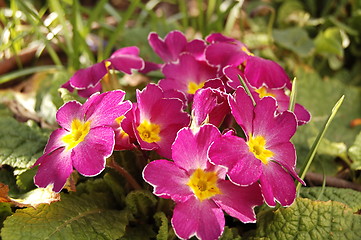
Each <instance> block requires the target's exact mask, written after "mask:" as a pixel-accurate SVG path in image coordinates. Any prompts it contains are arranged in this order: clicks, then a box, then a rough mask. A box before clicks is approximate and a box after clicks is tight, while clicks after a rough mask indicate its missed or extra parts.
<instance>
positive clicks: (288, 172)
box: [209, 87, 303, 206]
mask: <svg viewBox="0 0 361 240" xmlns="http://www.w3.org/2000/svg"><path fill="white" fill-rule="evenodd" d="M229 103H230V107H231V111H232V114H233V116H234V118H235V119H236V121H237V123H238V124H239V125H240V126H241V127H242V129H243V131H244V133H245V135H246V140H244V139H243V138H240V137H238V136H234V135H232V134H229V133H228V134H225V135H223V136H222V137H221V138H219V139H217V140H215V142H214V144H213V145H212V147H211V148H210V151H209V157H210V160H211V162H212V163H214V164H218V165H221V166H224V167H226V168H227V175H228V176H229V178H230V180H231V181H232V182H234V183H236V184H239V185H241V186H247V185H249V184H253V183H254V182H257V181H259V182H260V184H261V189H262V194H263V196H264V199H265V202H266V203H267V204H268V205H269V206H275V205H276V203H275V201H276V200H277V201H278V202H279V203H280V204H281V205H282V206H289V205H291V204H292V203H293V201H294V200H295V198H296V188H295V184H294V180H293V178H292V176H293V177H294V178H296V179H297V180H298V181H300V182H302V183H303V181H302V180H301V179H300V178H299V177H298V176H297V173H296V172H295V165H296V151H295V148H294V146H293V144H292V143H291V142H290V138H291V137H292V136H293V135H294V134H295V132H296V127H297V123H296V118H295V116H294V114H293V113H291V112H289V111H285V112H282V113H280V114H275V113H276V108H277V106H276V101H275V99H274V98H272V97H264V98H262V99H261V100H260V101H259V102H258V103H257V104H256V106H255V107H254V106H253V103H252V101H251V99H250V97H249V96H248V95H247V94H246V92H245V91H244V89H243V88H242V87H240V88H238V89H237V90H236V92H235V95H234V97H229Z"/></svg>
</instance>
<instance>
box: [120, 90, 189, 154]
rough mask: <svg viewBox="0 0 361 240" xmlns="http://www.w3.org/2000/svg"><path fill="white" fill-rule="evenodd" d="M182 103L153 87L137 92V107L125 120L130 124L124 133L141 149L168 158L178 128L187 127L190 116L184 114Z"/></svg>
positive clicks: (135, 106)
mask: <svg viewBox="0 0 361 240" xmlns="http://www.w3.org/2000/svg"><path fill="white" fill-rule="evenodd" d="M183 106H184V104H183V102H182V101H181V100H180V99H178V98H170V97H169V96H167V95H166V93H165V92H163V91H162V89H161V88H160V87H158V86H157V85H155V84H148V85H147V87H146V88H144V89H143V90H142V91H137V104H135V105H134V107H133V109H132V114H129V117H128V116H127V118H126V119H124V121H126V122H127V121H131V122H132V127H133V128H132V129H129V127H128V128H126V127H125V128H124V129H123V130H124V131H125V132H126V133H127V134H129V135H130V136H134V137H135V138H136V140H137V141H138V143H139V146H140V148H141V149H143V150H149V151H150V150H155V151H156V152H157V153H158V154H160V155H161V156H163V157H166V158H170V157H171V145H172V143H173V141H174V139H175V137H176V134H177V132H178V130H179V129H181V128H183V127H185V126H188V125H189V121H190V117H189V115H188V113H186V112H184V111H183Z"/></svg>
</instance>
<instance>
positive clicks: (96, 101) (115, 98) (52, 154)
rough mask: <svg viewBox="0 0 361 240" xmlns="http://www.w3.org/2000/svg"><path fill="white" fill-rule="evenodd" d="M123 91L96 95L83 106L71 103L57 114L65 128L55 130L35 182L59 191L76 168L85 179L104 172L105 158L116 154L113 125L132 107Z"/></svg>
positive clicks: (62, 126) (60, 123)
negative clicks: (51, 186) (114, 151)
mask: <svg viewBox="0 0 361 240" xmlns="http://www.w3.org/2000/svg"><path fill="white" fill-rule="evenodd" d="M124 95H125V93H124V92H123V91H112V92H107V93H103V94H94V95H92V96H91V97H90V98H89V99H88V100H87V101H86V102H85V103H84V104H83V105H82V104H80V103H78V102H76V101H71V102H67V103H66V104H64V105H63V106H62V107H61V108H60V109H59V110H58V112H57V114H56V119H57V122H58V123H59V125H60V126H61V128H59V129H57V130H55V131H54V132H53V133H52V134H51V136H50V138H49V141H48V143H47V145H46V147H45V150H44V154H43V155H42V156H41V157H40V158H39V159H38V160H37V161H36V163H35V164H34V166H39V169H38V172H37V174H36V175H35V177H34V182H35V184H36V185H37V186H39V187H46V186H48V185H49V184H53V190H54V191H55V192H59V191H60V190H61V189H62V188H63V187H64V185H65V182H66V180H67V178H68V177H69V176H70V174H71V172H72V171H73V168H75V169H76V170H77V171H78V172H79V173H80V174H82V175H84V176H95V175H97V174H99V173H100V172H101V171H103V169H104V167H105V159H106V158H107V157H109V156H110V155H111V154H112V152H113V147H114V130H113V129H112V127H111V126H112V124H113V123H114V121H115V119H116V118H118V117H119V116H122V115H124V114H125V113H126V112H128V111H129V110H130V108H131V103H130V102H129V101H125V102H124V101H123V100H124Z"/></svg>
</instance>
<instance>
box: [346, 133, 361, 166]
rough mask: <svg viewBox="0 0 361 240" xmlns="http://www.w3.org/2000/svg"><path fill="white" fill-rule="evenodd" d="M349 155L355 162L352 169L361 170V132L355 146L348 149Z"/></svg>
mask: <svg viewBox="0 0 361 240" xmlns="http://www.w3.org/2000/svg"><path fill="white" fill-rule="evenodd" d="M348 155H349V156H350V158H351V160H352V161H353V163H352V164H351V168H352V169H354V170H361V132H360V133H359V134H358V135H357V137H356V140H355V142H354V143H353V145H352V146H351V147H350V148H349V149H348Z"/></svg>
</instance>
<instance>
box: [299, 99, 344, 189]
mask: <svg viewBox="0 0 361 240" xmlns="http://www.w3.org/2000/svg"><path fill="white" fill-rule="evenodd" d="M344 98H345V96H344V95H343V96H342V97H341V98H340V99H339V100H338V101H337V103H336V104H335V106H334V107H333V108H332V111H331V114H330V116H329V117H328V119H327V120H326V122H325V124H324V125H323V127H322V129H321V131H320V132H319V133H318V135H317V137H316V139H315V141H314V142H313V145H312V147H311V149H310V151H309V152H308V155H307V157H306V161H305V163H304V165H303V166H302V168H301V170H300V173H299V176H300V178H301V179H304V178H305V176H306V173H307V171H308V169H309V168H310V166H311V163H312V160H313V158H314V157H315V155H316V152H317V149H318V146H319V145H320V143H321V140H322V138H323V136H324V135H325V133H326V131H327V129H328V128H329V126H330V124H331V122H332V120H333V119H334V117H335V115H336V113H337V111H338V109H339V108H340V106H341V104H342V102H343V100H344ZM300 188H301V183H300V182H298V183H297V188H296V189H297V193H299V190H300Z"/></svg>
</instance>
